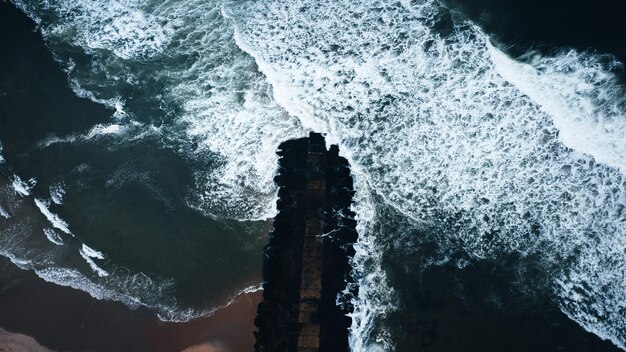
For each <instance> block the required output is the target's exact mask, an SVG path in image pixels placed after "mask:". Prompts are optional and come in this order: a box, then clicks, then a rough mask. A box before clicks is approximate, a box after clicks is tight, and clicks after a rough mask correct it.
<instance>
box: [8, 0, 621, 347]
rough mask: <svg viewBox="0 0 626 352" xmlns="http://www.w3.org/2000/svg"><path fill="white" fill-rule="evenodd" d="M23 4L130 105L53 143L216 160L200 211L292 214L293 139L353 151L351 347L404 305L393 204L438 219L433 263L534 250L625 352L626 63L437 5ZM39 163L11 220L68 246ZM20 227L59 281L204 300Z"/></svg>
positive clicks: (81, 72) (15, 257) (34, 263)
mask: <svg viewBox="0 0 626 352" xmlns="http://www.w3.org/2000/svg"><path fill="white" fill-rule="evenodd" d="M13 2H14V3H15V4H16V5H17V6H18V7H19V8H20V9H22V10H23V11H24V12H26V13H27V14H28V15H29V16H30V17H31V18H32V19H33V20H35V21H36V22H37V23H38V28H39V30H40V31H41V33H42V35H43V37H44V39H45V40H46V42H47V44H48V46H49V48H50V50H51V51H52V52H53V53H54V55H55V58H56V59H57V60H58V62H59V64H60V66H61V68H62V69H63V70H65V71H66V72H67V75H68V80H69V85H70V86H71V87H72V89H73V90H74V91H75V92H76V94H77V95H78V96H81V97H85V98H89V99H91V100H93V101H96V102H99V103H102V104H105V105H108V106H110V107H112V108H113V109H114V110H115V111H116V113H115V114H114V115H113V116H112V117H111V124H110V125H107V126H103V125H98V126H94V128H93V129H92V130H91V131H90V132H89V133H88V134H87V135H85V136H74V135H72V136H53V137H51V138H49V139H48V140H46V141H42V143H41V144H40V148H43V149H45V148H47V147H48V146H49V145H51V144H52V143H76V142H77V141H80V140H86V139H94V138H115V139H117V140H120V141H124V140H133V139H137V138H143V137H144V136H146V135H154V134H158V135H160V136H162V138H163V140H164V143H166V144H168V143H171V144H172V145H174V144H175V145H176V146H177V152H178V153H181V154H184V155H185V156H186V157H188V158H191V159H203V158H208V156H211V157H212V158H216V159H217V160H218V161H219V162H217V163H215V165H214V167H212V168H211V169H209V170H207V169H198V170H196V173H195V175H194V177H195V183H196V191H195V192H194V193H193V195H191V196H189V197H188V199H186V201H187V204H188V206H189V207H192V208H194V209H198V210H200V211H202V212H203V213H204V214H206V216H210V217H212V218H216V219H236V220H240V221H252V220H258V219H269V218H271V217H273V216H274V215H275V214H276V210H275V202H276V191H277V190H276V187H275V185H274V183H273V177H274V175H275V174H276V171H277V170H276V168H277V163H278V160H277V155H276V153H275V152H276V148H277V147H278V145H279V144H280V143H281V142H282V141H284V140H287V139H292V138H297V137H302V136H305V135H306V134H307V133H308V131H316V132H321V133H324V134H325V135H326V136H327V141H328V143H333V144H338V145H339V147H340V151H341V154H342V156H344V157H346V158H347V159H348V160H349V162H350V165H351V168H352V173H353V176H354V178H355V189H356V191H357V193H356V195H355V203H354V211H355V213H356V214H357V222H358V223H357V230H358V232H359V243H358V244H357V246H356V249H357V255H356V256H355V257H354V259H353V266H354V275H355V276H356V278H357V281H358V283H359V287H360V290H359V297H358V298H357V299H356V301H355V312H354V315H353V325H352V327H351V340H350V342H351V346H352V349H353V350H355V351H365V350H371V351H376V350H379V349H381V350H391V349H393V333H392V332H388V331H385V329H380V328H375V326H377V324H379V321H381V320H382V319H384V317H385V315H386V314H387V313H388V312H391V311H393V310H394V309H395V300H396V297H395V295H394V292H393V288H392V287H389V283H388V280H387V277H386V273H385V271H384V270H383V269H382V267H381V260H382V259H381V258H382V255H383V254H382V253H381V251H382V250H383V249H381V248H379V247H378V246H377V243H378V242H379V238H381V237H384V236H385V234H382V233H379V232H377V229H378V228H379V227H378V226H377V224H379V223H382V222H385V221H388V219H386V218H385V213H386V212H385V210H386V209H393V211H395V212H397V213H399V214H401V215H402V216H403V217H404V218H405V219H406V221H407V222H409V223H411V224H412V226H415V227H416V228H421V229H428V233H430V234H431V236H433V238H432V239H434V240H435V241H436V242H437V243H438V244H439V246H440V253H439V254H438V258H439V260H438V261H433V263H439V264H433V265H443V263H446V260H445V258H447V257H449V256H450V255H451V254H452V253H455V252H457V251H459V250H461V251H463V252H464V253H466V254H467V256H468V258H469V261H470V262H472V261H479V260H484V259H494V258H498V257H501V256H503V255H506V254H510V253H520V254H522V255H535V256H537V257H538V258H540V263H538V264H537V265H540V266H541V267H542V269H543V270H544V271H545V273H546V274H545V275H546V281H547V282H548V284H547V286H546V287H545V289H547V290H549V291H550V292H551V294H552V297H553V299H554V301H555V303H556V304H558V306H559V307H560V309H561V310H562V311H563V313H564V314H566V315H567V316H568V317H570V318H571V319H572V320H574V321H575V322H577V323H578V324H580V325H581V326H582V327H584V328H585V329H586V330H588V331H590V332H592V333H594V334H596V335H598V336H599V337H601V338H603V339H608V340H610V341H612V342H613V343H614V344H615V345H617V346H619V347H620V348H622V349H624V350H626V332H625V331H624V329H623V327H624V326H626V179H625V178H624V177H625V172H626V143H624V142H623V141H624V140H626V98H625V96H626V95H625V94H624V93H625V91H624V88H623V87H622V86H621V85H620V84H619V83H618V80H617V78H616V76H615V74H614V70H615V69H616V68H618V67H620V66H621V63H619V62H616V61H614V60H613V61H611V60H609V62H608V63H607V60H605V57H601V56H600V55H597V54H594V53H583V52H577V51H574V50H564V51H561V52H560V53H557V54H555V55H553V56H550V57H543V56H541V55H539V54H536V53H529V54H528V55H527V56H525V57H522V58H511V57H509V56H507V55H506V54H505V53H504V52H503V51H501V50H500V49H498V48H497V46H495V45H494V44H493V43H492V42H491V40H490V38H489V36H488V35H486V34H485V33H484V32H483V31H482V30H481V29H480V28H479V27H478V26H477V25H475V24H474V23H472V22H470V21H468V20H466V19H463V18H461V17H459V16H458V15H453V14H451V12H450V11H449V9H447V8H446V7H445V6H443V5H441V4H440V3H439V2H436V1H430V0H421V1H408V0H406V1H357V0H354V1H312V0H311V1H285V0H281V1H272V0H263V1H255V2H252V1H205V0H178V1H173V0H170V1H151V0H103V1H85V2H83V1H80V2H78V1H70V0H55V1H53V0H41V1H37V0H32V1H28V0H13ZM129 91H131V92H141V93H142V94H140V95H139V94H136V95H135V96H134V97H133V99H130V97H129V96H126V95H125V94H126V93H125V92H129ZM147 107H148V108H147ZM0 151H2V149H0ZM1 160H2V159H1V158H0V161H1ZM35 176H36V175H14V178H13V185H12V186H11V185H6V186H5V187H4V190H3V192H4V193H3V194H11V196H6V197H4V198H3V199H2V204H0V205H1V207H0V210H2V212H1V214H2V216H4V217H8V216H14V215H13V213H14V211H15V209H17V207H18V203H20V202H26V201H30V202H34V203H33V204H35V205H36V207H37V208H38V209H39V210H40V211H41V213H42V214H43V215H44V217H45V218H46V219H47V220H49V224H47V225H46V226H47V227H46V230H45V231H44V233H42V234H41V236H42V238H43V239H44V240H45V239H46V238H47V239H48V243H47V244H46V245H49V246H50V248H59V247H62V246H64V242H67V241H70V239H71V237H72V236H73V235H76V234H74V233H73V231H70V229H72V224H71V223H67V222H65V221H64V220H63V219H61V218H59V217H58V216H57V215H56V214H54V213H53V212H52V211H51V210H50V207H52V206H55V207H59V206H63V195H64V192H63V188H62V187H61V186H59V185H47V186H48V187H50V199H49V200H46V199H39V198H37V199H35V198H32V196H31V195H30V193H29V187H32V185H30V184H29V183H27V182H25V181H22V179H31V177H35ZM20 177H21V178H20ZM29 182H30V181H29ZM32 182H33V183H34V182H35V181H34V180H33V181H32ZM5 198H6V199H5ZM31 198H32V199H31ZM50 227H53V228H54V229H51V228H50ZM55 229H56V230H55ZM57 230H58V231H57ZM11 233H12V234H14V235H9V234H5V235H4V238H3V240H2V241H3V242H2V243H3V247H2V248H3V249H2V251H1V253H0V254H2V255H4V256H7V257H9V258H11V259H12V261H14V262H15V263H18V265H20V267H26V268H33V269H35V270H36V272H37V273H38V275H40V276H41V277H43V278H44V279H46V280H48V281H53V282H56V283H59V284H62V285H70V286H72V287H77V288H81V289H83V290H86V291H88V292H90V294H92V295H93V296H94V297H97V298H107V299H116V300H120V301H123V302H125V303H127V304H129V305H145V306H149V307H152V308H154V309H157V310H159V311H160V313H161V314H162V316H163V317H164V319H170V320H184V319H188V318H191V317H193V316H197V315H198V314H204V313H206V312H191V311H187V310H184V309H183V308H182V307H179V306H178V305H177V302H176V300H175V299H172V298H171V297H170V298H168V297H169V296H168V294H169V292H170V291H171V287H170V286H171V283H170V282H157V281H154V280H152V279H150V278H148V277H147V276H145V275H142V274H141V273H135V274H133V275H122V274H120V273H121V272H123V271H124V270H123V269H122V268H117V267H115V265H114V264H113V263H106V264H107V265H102V263H100V262H102V261H103V260H104V259H105V257H106V255H105V254H103V253H100V252H99V251H98V249H97V248H90V247H88V246H87V245H86V244H83V243H78V242H76V240H75V239H73V240H72V241H75V242H76V243H74V246H75V247H76V251H75V252H76V253H75V255H76V257H77V258H79V256H80V257H82V258H83V259H84V261H82V262H81V265H80V266H78V265H77V266H76V267H69V268H67V267H66V268H60V267H58V266H56V265H57V264H55V263H57V262H56V260H57V258H55V256H54V253H55V252H54V250H56V249H53V252H50V253H46V252H45V251H42V252H40V253H34V252H33V251H27V250H25V245H24V244H22V243H20V242H19V241H20V240H19V233H20V228H15V229H12V232H11ZM66 235H69V236H66ZM397 240H398V241H402V240H403V238H402V237H399V238H398V239H397ZM441 258H444V259H443V260H441ZM464 265H467V264H464ZM528 284H529V285H531V283H528ZM155 292H156V293H155Z"/></svg>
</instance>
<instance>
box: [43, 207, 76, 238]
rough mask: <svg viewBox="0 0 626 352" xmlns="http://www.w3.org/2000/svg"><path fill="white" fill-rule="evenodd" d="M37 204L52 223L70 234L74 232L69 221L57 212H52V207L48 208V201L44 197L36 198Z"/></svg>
mask: <svg viewBox="0 0 626 352" xmlns="http://www.w3.org/2000/svg"><path fill="white" fill-rule="evenodd" d="M35 205H36V206H37V208H38V209H39V211H40V212H41V213H42V214H43V215H44V216H45V217H46V219H48V221H49V222H50V224H52V226H53V227H54V228H56V229H59V230H61V231H63V232H65V233H66V234H68V235H71V234H72V232H71V231H70V229H69V226H68V224H67V222H65V221H64V220H63V219H61V218H60V217H59V216H58V215H57V214H54V213H52V212H51V211H50V209H48V206H49V204H48V202H46V201H44V200H42V199H38V198H35Z"/></svg>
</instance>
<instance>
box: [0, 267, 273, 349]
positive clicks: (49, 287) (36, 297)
mask: <svg viewBox="0 0 626 352" xmlns="http://www.w3.org/2000/svg"><path fill="white" fill-rule="evenodd" d="M18 275H19V277H18V278H16V277H15V276H13V277H11V278H10V280H11V284H8V283H7V282H3V283H0V287H4V289H3V290H1V291H0V327H2V328H3V329H5V330H6V331H5V330H0V351H31V352H38V351H48V350H55V351H94V352H97V351H103V352H104V351H107V352H111V351H120V352H121V351H134V352H138V351H153V352H169V351H186V352H209V351H211V352H217V351H220V352H244V351H245V352H247V351H252V350H253V345H254V329H255V327H254V318H255V316H256V306H257V304H258V302H259V300H260V299H261V296H262V293H261V292H260V291H258V292H254V293H249V294H242V295H240V296H239V297H238V298H237V299H236V300H235V301H234V302H233V303H231V304H230V305H228V306H227V307H225V308H222V309H219V310H218V311H216V312H215V313H214V314H213V315H212V316H209V317H205V318H200V319H196V320H193V321H190V322H185V323H165V322H162V321H160V320H159V319H158V318H157V317H156V316H155V315H154V314H152V313H150V312H148V311H147V310H141V309H139V310H135V311H133V310H130V309H129V308H127V307H126V306H124V305H123V304H121V303H118V302H111V301H98V300H96V299H94V298H92V297H91V296H89V295H88V294H86V293H84V292H82V291H79V290H75V289H72V288H68V287H62V286H57V285H55V284H51V283H48V282H45V281H44V280H42V279H40V278H39V277H37V276H36V275H35V274H34V273H32V272H30V271H29V272H22V273H19V274H18ZM9 332H10V333H9ZM12 333H17V334H12ZM25 335H26V336H25ZM31 337H32V338H31ZM33 338H34V340H33ZM35 340H36V342H35ZM42 346H45V347H42Z"/></svg>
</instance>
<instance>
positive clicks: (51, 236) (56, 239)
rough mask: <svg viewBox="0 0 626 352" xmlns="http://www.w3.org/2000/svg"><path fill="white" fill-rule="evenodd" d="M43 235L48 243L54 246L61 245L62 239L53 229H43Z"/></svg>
mask: <svg viewBox="0 0 626 352" xmlns="http://www.w3.org/2000/svg"><path fill="white" fill-rule="evenodd" d="M43 234H44V235H46V238H47V239H48V241H50V242H52V243H54V244H56V245H57V246H62V245H63V239H62V238H61V236H60V235H59V234H58V233H57V232H56V231H54V229H50V228H44V229H43Z"/></svg>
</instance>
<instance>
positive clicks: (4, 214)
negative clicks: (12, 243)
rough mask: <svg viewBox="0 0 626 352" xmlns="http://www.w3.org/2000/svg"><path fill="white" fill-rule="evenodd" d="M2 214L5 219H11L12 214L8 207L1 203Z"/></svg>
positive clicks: (0, 212)
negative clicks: (5, 207)
mask: <svg viewBox="0 0 626 352" xmlns="http://www.w3.org/2000/svg"><path fill="white" fill-rule="evenodd" d="M0 216H2V217H3V218H5V219H9V218H10V217H11V214H9V212H8V211H7V210H6V209H4V208H3V207H2V205H0Z"/></svg>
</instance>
